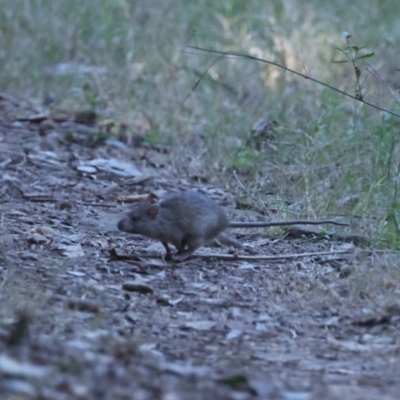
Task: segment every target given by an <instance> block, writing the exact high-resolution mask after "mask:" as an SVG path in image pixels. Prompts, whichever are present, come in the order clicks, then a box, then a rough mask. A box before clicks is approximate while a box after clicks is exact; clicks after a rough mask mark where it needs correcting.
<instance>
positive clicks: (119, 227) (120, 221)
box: [117, 218, 125, 231]
mask: <svg viewBox="0 0 400 400" xmlns="http://www.w3.org/2000/svg"><path fill="white" fill-rule="evenodd" d="M117 228H118V229H119V230H120V231H124V230H125V229H124V218H122V219H121V220H119V221H118V224H117Z"/></svg>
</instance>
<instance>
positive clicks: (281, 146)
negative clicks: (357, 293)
mask: <svg viewBox="0 0 400 400" xmlns="http://www.w3.org/2000/svg"><path fill="white" fill-rule="evenodd" d="M360 7H362V9H360ZM398 15H400V3H399V2H397V1H395V0H391V1H389V0H388V1H380V2H376V1H372V0H369V1H366V2H363V3H362V5H361V3H360V2H356V3H354V4H352V3H349V2H348V1H341V0H336V1H332V2H330V3H326V2H318V1H316V0H309V1H307V2H305V3H302V5H301V7H299V3H298V2H296V1H294V0H287V1H279V0H274V1H271V2H263V1H260V0H250V1H246V2H243V1H242V0H232V1H219V2H218V1H217V2H215V1H211V0H202V1H197V2H195V3H194V2H183V1H182V2H176V1H171V0H166V1H161V0H154V1H152V2H151V3H146V2H137V1H124V0H119V1H115V0H100V1H99V0H96V1H94V0H86V1H83V2H82V1H76V0H69V1H68V2H54V1H50V0H36V1H33V0H32V1H28V0H15V1H6V2H5V4H3V5H2V7H1V8H0V62H1V64H2V66H3V67H2V68H1V69H0V82H1V87H0V89H1V90H2V91H5V92H7V93H9V94H13V95H15V96H18V97H20V98H24V97H26V98H30V99H36V100H37V102H38V103H39V102H41V101H42V100H43V98H44V97H46V96H48V95H51V96H54V98H55V99H56V100H57V107H60V108H67V109H71V110H73V109H74V108H87V107H92V108H93V107H94V108H96V109H97V110H98V111H99V112H102V113H103V114H104V115H105V116H106V117H111V118H114V119H116V120H117V121H120V122H123V123H126V124H128V126H131V125H132V124H134V123H135V121H137V120H138V119H139V118H147V119H148V120H150V121H151V129H150V132H149V135H150V136H149V138H148V140H149V141H150V142H154V140H157V141H159V142H160V143H161V144H167V145H171V149H172V150H171V165H173V167H174V171H172V172H173V173H175V174H179V173H190V169H191V165H192V164H195V165H196V168H199V165H200V166H201V167H200V168H201V170H202V172H203V174H204V175H206V176H207V177H208V179H209V181H210V182H211V183H213V184H215V185H219V186H223V187H225V188H227V189H229V190H231V191H233V192H235V193H237V194H238V195H240V196H244V197H246V196H249V197H251V198H253V199H257V200H259V201H260V202H261V201H264V202H265V203H266V205H267V206H268V205H270V204H271V203H270V200H269V197H268V196H266V194H267V193H271V192H273V193H274V194H275V195H276V199H279V201H277V200H275V202H274V206H278V208H280V209H281V211H282V213H283V214H282V215H285V216H287V215H288V213H289V215H292V216H293V217H294V216H307V217H312V218H314V217H316V216H318V217H322V216H325V215H328V214H333V215H335V214H340V215H345V216H346V217H347V218H349V217H351V216H358V218H355V219H354V221H356V227H357V229H359V230H361V231H364V232H366V233H369V234H373V236H374V238H375V239H376V242H377V243H379V244H380V245H385V246H394V247H399V245H400V243H399V239H398V237H399V233H398V231H397V224H396V222H395V221H396V218H395V217H396V213H398V210H399V203H400V200H399V198H398V194H397V192H398V189H397V187H398V175H399V167H398V166H399V162H400V152H399V135H398V126H399V120H398V119H397V118H395V117H391V118H387V116H385V115H383V114H382V113H381V112H379V111H377V110H374V109H371V108H369V107H367V106H365V105H361V104H360V103H356V102H354V101H353V100H351V99H347V98H345V97H343V96H341V95H339V94H337V93H334V92H332V91H330V90H329V89H326V88H323V87H321V86H318V85H317V84H314V83H312V82H310V81H308V80H304V79H302V78H299V77H296V76H293V75H291V74H290V73H288V72H285V71H283V70H280V69H279V68H277V67H274V66H271V65H268V64H263V63H257V62H253V61H249V60H236V59H224V60H221V61H219V62H217V63H216V64H215V65H214V66H213V67H212V68H211V69H210V71H209V73H208V74H206V75H205V77H204V79H203V80H202V81H201V83H200V84H199V86H198V87H197V88H196V90H195V91H194V92H193V93H192V94H191V96H190V97H189V98H188V99H187V100H186V102H185V103H184V104H183V105H182V107H179V105H180V104H181V102H182V101H183V100H184V99H185V97H186V96H187V94H188V93H189V92H190V91H191V89H192V87H193V86H194V84H195V83H196V81H197V79H198V77H199V75H198V74H201V73H203V72H204V71H205V70H206V69H207V68H208V66H210V64H211V63H212V62H213V61H214V60H215V58H214V57H211V56H210V55H208V56H207V55H204V54H202V55H199V54H193V53H195V52H194V51H193V50H188V49H187V46H188V45H192V46H199V47H207V48H214V49H218V50H221V51H226V50H232V51H238V52H247V53H249V54H251V55H254V56H257V57H261V58H265V59H267V60H271V61H274V62H278V63H281V64H283V65H286V66H287V67H289V68H292V69H294V70H297V71H299V72H302V73H305V74H309V75H310V76H312V77H314V78H316V79H319V80H322V81H324V82H326V83H329V84H331V85H333V86H335V87H338V88H340V89H341V90H345V91H347V92H349V93H351V94H354V91H355V85H356V81H355V77H354V71H353V70H352V69H351V66H350V65H349V64H333V63H332V59H337V58H339V57H338V56H340V55H339V54H338V52H337V51H336V50H334V49H333V46H338V47H343V46H345V40H344V38H343V37H342V36H341V32H342V31H347V32H349V33H350V34H351V35H352V39H351V40H352V44H354V45H358V46H362V45H365V46H367V49H369V50H372V51H375V55H374V57H373V58H370V59H368V60H360V62H359V64H358V66H359V67H360V68H361V71H362V75H361V80H362V82H363V86H364V93H366V96H365V98H366V100H367V101H370V102H372V103H375V104H377V105H379V106H381V107H384V108H387V109H390V110H393V111H395V112H397V113H400V110H399V106H398V104H397V103H396V102H395V100H394V98H393V96H392V95H391V93H390V91H389V89H388V88H387V87H386V86H385V85H384V84H382V83H381V82H379V80H377V79H375V78H374V77H373V76H372V75H371V74H369V73H368V72H367V71H366V69H365V67H367V65H368V62H369V63H371V65H373V66H374V67H375V68H376V70H377V71H378V72H379V74H380V76H381V77H382V78H383V79H384V80H385V81H386V82H387V83H388V84H389V85H391V86H392V87H394V86H396V85H399V81H400V79H399V78H400V75H399V72H397V71H396V69H397V68H399V67H400V65H399V61H398V47H396V43H399V40H400V26H399V24H398ZM61 63H74V64H76V65H81V66H82V65H84V66H89V67H90V68H89V69H88V72H86V73H80V72H79V73H78V72H73V73H70V74H64V75H55V74H49V71H54V68H55V66H57V65H58V64H61ZM96 68H98V69H96ZM265 114H269V115H270V116H271V118H275V119H277V120H278V121H279V124H280V125H279V127H278V129H277V132H276V134H275V138H273V139H269V140H268V141H267V142H266V143H265V144H264V146H263V150H262V151H259V150H257V149H254V148H247V147H246V143H248V139H249V135H250V131H251V127H252V126H253V124H254V123H255V122H256V121H257V120H258V119H259V118H260V117H262V116H263V115H265ZM188 136H189V137H190V138H192V139H195V143H196V146H194V145H193V146H191V145H190V140H189V142H188V140H187V137H188ZM193 160H195V162H194V161H193ZM234 169H236V170H238V171H237V175H236V177H235V176H234V174H233V173H232V171H233V170H234ZM238 181H240V184H238ZM242 186H243V187H245V188H246V190H244V189H243V188H242ZM346 199H352V201H346ZM288 204H289V205H288ZM385 220H388V222H385Z"/></svg>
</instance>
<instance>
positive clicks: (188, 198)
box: [117, 191, 347, 262]
mask: <svg viewBox="0 0 400 400" xmlns="http://www.w3.org/2000/svg"><path fill="white" fill-rule="evenodd" d="M297 224H311V225H320V224H335V225H347V224H345V223H341V222H336V221H331V220H323V221H271V222H230V221H229V220H228V218H227V216H226V214H225V212H224V211H223V209H222V207H220V206H219V205H218V204H217V203H216V202H215V201H214V200H212V199H211V198H209V197H207V196H206V195H204V194H201V193H198V192H193V191H185V192H180V193H177V194H174V195H171V196H169V197H167V198H165V199H164V200H162V201H161V202H160V203H153V202H150V201H148V200H147V201H140V202H138V203H137V204H135V205H134V206H133V208H132V210H131V211H130V212H129V213H128V214H127V215H126V216H125V217H124V218H122V219H121V220H120V221H119V222H118V225H117V227H118V229H119V230H120V231H123V232H128V233H136V234H140V235H143V236H146V237H148V238H150V239H155V240H159V241H160V242H161V243H162V244H163V246H164V247H165V250H166V260H168V261H175V262H181V261H185V260H187V259H188V258H189V257H190V256H191V255H192V254H193V253H194V252H195V251H196V250H197V249H198V248H199V247H202V246H203V245H205V244H206V243H207V242H209V241H211V240H212V239H215V238H216V237H217V236H218V235H219V234H220V233H221V232H223V231H224V230H225V229H227V228H260V227H270V226H284V225H297ZM169 244H173V245H174V246H175V247H176V249H177V253H174V255H172V253H171V250H170V248H169Z"/></svg>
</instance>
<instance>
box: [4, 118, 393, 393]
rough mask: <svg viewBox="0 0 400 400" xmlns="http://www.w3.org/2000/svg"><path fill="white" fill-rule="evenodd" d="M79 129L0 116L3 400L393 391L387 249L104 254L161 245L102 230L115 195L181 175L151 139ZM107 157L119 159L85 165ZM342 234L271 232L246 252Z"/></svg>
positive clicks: (314, 246)
mask: <svg viewBox="0 0 400 400" xmlns="http://www.w3.org/2000/svg"><path fill="white" fill-rule="evenodd" d="M49 127H50V129H48V128H49ZM40 132H41V134H40ZM90 137H91V133H90V128H88V127H87V126H85V125H79V124H75V123H71V122H58V123H56V124H55V125H54V126H53V127H51V126H47V127H46V123H43V122H42V123H40V118H39V119H38V120H37V121H24V120H16V119H15V118H9V117H6V116H3V118H2V119H1V122H0V180H1V184H0V216H1V225H0V227H1V242H0V301H1V304H2V306H1V314H0V315H1V317H2V319H1V325H0V349H1V354H0V393H2V394H3V397H1V396H0V398H1V399H3V398H4V399H6V398H19V399H25V398H37V399H39V398H40V399H71V398H76V399H114V400H115V399H158V398H160V399H165V400H167V399H168V400H172V399H190V400H194V399H238V400H239V399H250V398H260V399H283V400H308V399H327V400H330V399H341V400H345V399H363V400H365V399H398V398H399V397H400V368H399V367H400V360H399V343H400V335H399V328H400V306H399V303H398V302H397V298H398V294H399V288H400V285H399V282H400V279H399V273H398V272H397V260H396V256H393V255H384V254H380V255H379V254H377V253H375V254H372V253H368V252H366V251H365V252H358V253H357V255H356V254H351V255H332V256H320V257H306V258H300V259H297V260H280V261H275V262H265V261H251V262H250V261H233V260H229V261H226V260H218V259H212V258H209V259H206V258H193V259H191V260H190V261H188V262H186V263H183V264H181V265H179V266H170V265H168V264H165V263H164V262H162V260H161V258H160V257H158V258H156V257H155V258H151V259H148V258H147V259H146V258H143V259H138V260H137V261H130V262H126V261H112V260H110V259H109V258H110V257H109V250H110V249H113V248H115V249H116V250H117V252H118V254H122V253H125V254H127V253H129V251H130V250H133V249H135V250H137V249H139V248H141V249H144V248H146V247H147V246H150V247H151V248H150V250H151V251H152V252H153V253H154V252H155V253H157V252H159V251H162V247H161V246H160V245H158V244H155V243H154V242H152V241H150V240H145V239H139V238H136V237H133V236H131V237H129V236H128V235H125V234H122V233H120V232H118V231H116V229H115V221H116V220H117V218H118V215H120V214H121V213H123V212H124V210H126V207H127V206H126V205H120V204H119V203H118V202H117V199H118V196H120V195H123V194H129V193H147V192H150V191H153V192H157V193H161V192H162V191H163V190H164V191H169V190H172V189H178V188H187V187H190V185H189V184H188V183H187V182H185V181H184V180H182V181H180V182H179V181H176V180H174V179H172V178H171V177H168V174H167V173H166V172H163V171H162V169H160V168H157V169H156V168H154V167H155V166H156V167H157V166H160V164H162V162H163V161H162V157H165V159H166V160H167V156H166V155H162V154H161V153H160V152H158V151H157V149H151V148H144V147H139V148H138V147H135V148H133V149H132V148H129V147H128V146H123V145H122V144H121V143H120V145H121V147H116V146H113V145H112V142H111V143H104V142H101V141H99V142H98V143H94V141H93V140H89V139H88V138H90ZM115 143H117V142H114V144H115ZM112 158H114V159H116V160H118V162H127V163H128V164H127V165H122V164H120V165H116V166H115V165H114V166H112V165H110V163H107V162H106V161H102V162H101V163H100V161H98V162H97V164H96V165H97V166H96V167H94V166H93V163H92V164H91V165H89V162H92V161H93V160H99V159H101V160H110V159H112ZM160 160H161V161H160ZM166 162H167V161H166ZM124 174H126V176H124ZM149 177H151V178H149ZM148 178H149V179H148ZM204 189H205V190H206V191H207V192H209V193H210V195H212V196H213V197H214V198H216V199H217V200H218V201H220V200H221V199H222V198H223V197H224V198H226V197H227V196H224V194H223V192H222V191H221V190H219V191H214V190H213V189H212V188H211V187H207V186H205V187H204ZM242 233H244V235H243V236H242V238H241V240H242V241H244V242H247V243H249V244H250V245H252V244H255V242H256V240H260V237H257V236H256V234H254V231H253V232H250V231H249V230H247V231H245V232H242ZM267 233H268V232H267ZM262 239H265V235H263V236H262ZM341 246H342V244H340V243H333V242H331V241H327V240H323V239H297V240H294V239H291V240H290V239H284V238H283V237H280V236H279V235H278V236H277V235H276V234H275V235H274V237H272V238H271V239H270V240H267V241H265V240H264V241H263V242H261V243H260V244H258V245H256V246H254V249H253V253H254V251H256V252H257V254H260V255H261V254H264V255H273V254H277V255H281V254H288V253H290V254H292V253H304V252H316V251H324V250H330V249H339V248H340V247H341ZM203 252H207V253H210V252H218V253H222V252H224V253H227V252H229V251H228V249H227V248H224V247H220V248H211V249H210V248H208V249H203ZM200 253H201V252H200ZM243 254H246V252H243ZM396 296H397V298H396ZM27 333H28V334H27ZM13 393H14V394H16V393H18V394H20V397H8V395H11V394H13Z"/></svg>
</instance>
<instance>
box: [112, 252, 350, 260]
mask: <svg viewBox="0 0 400 400" xmlns="http://www.w3.org/2000/svg"><path fill="white" fill-rule="evenodd" d="M352 251H353V249H348V250H338V251H318V252H315V253H299V254H283V255H280V256H240V255H236V254H234V255H232V254H194V255H192V256H191V257H197V258H202V259H209V258H216V259H218V260H228V261H278V260H294V259H296V258H303V257H318V256H331V255H337V254H349V253H351V252H352ZM114 252H115V250H114ZM159 256H160V255H159V254H129V255H122V254H121V255H118V254H117V253H116V252H115V253H114V254H113V255H112V260H121V261H123V260H137V259H138V258H158V257H159Z"/></svg>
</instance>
